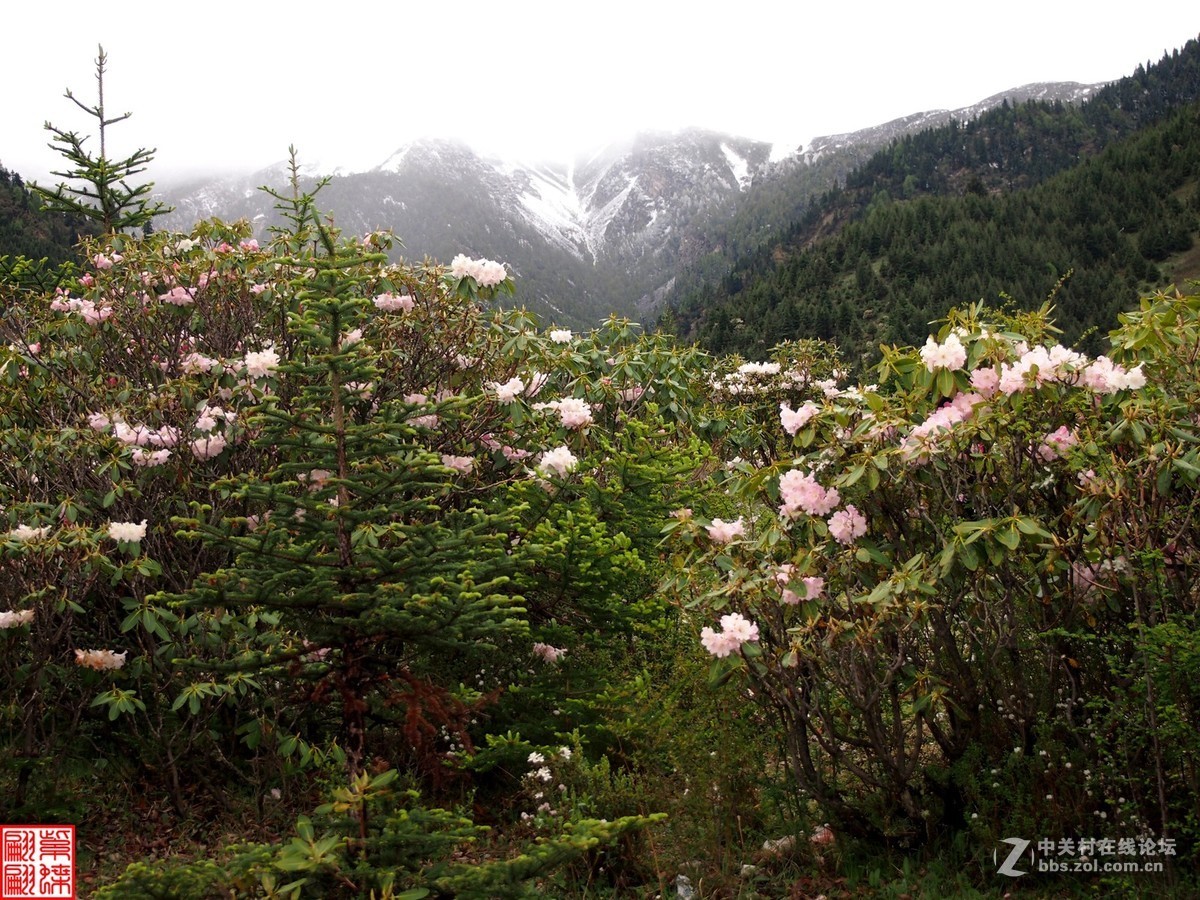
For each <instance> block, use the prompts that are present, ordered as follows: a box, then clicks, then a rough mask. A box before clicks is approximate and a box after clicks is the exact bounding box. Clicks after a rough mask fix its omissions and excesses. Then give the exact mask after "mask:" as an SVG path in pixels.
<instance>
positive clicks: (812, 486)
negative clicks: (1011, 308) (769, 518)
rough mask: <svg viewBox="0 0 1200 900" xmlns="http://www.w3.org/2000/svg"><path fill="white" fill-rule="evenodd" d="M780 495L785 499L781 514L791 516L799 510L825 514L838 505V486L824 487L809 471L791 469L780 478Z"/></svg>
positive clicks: (780, 509)
mask: <svg viewBox="0 0 1200 900" xmlns="http://www.w3.org/2000/svg"><path fill="white" fill-rule="evenodd" d="M779 496H780V498H781V499H782V500H783V503H782V505H780V507H779V514H780V515H782V516H787V517H788V518H791V517H793V516H795V515H796V514H797V513H798V512H801V511H803V512H806V513H808V514H809V515H810V516H823V515H825V514H826V513H828V512H829V511H830V510H832V509H834V508H836V507H837V505H838V501H839V499H840V497H839V495H838V492H837V488H824V487H822V486H821V485H820V484H819V483H818V482H817V479H816V478H814V477H813V476H812V475H811V474H809V473H808V472H801V471H800V470H799V469H791V470H789V471H787V472H784V473H783V475H782V476H780V479H779Z"/></svg>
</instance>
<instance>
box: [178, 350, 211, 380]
mask: <svg viewBox="0 0 1200 900" xmlns="http://www.w3.org/2000/svg"><path fill="white" fill-rule="evenodd" d="M216 364H217V361H216V360H215V359H213V358H212V357H209V356H205V355H204V354H202V353H195V352H192V353H187V354H185V355H184V356H181V357H180V358H179V371H180V372H182V373H183V374H184V375H202V374H204V373H206V372H211V371H212V368H213V366H215V365H216Z"/></svg>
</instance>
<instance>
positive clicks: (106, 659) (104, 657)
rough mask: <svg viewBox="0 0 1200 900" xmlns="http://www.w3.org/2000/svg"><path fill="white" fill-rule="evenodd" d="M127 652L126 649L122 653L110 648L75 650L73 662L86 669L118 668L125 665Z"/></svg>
mask: <svg viewBox="0 0 1200 900" xmlns="http://www.w3.org/2000/svg"><path fill="white" fill-rule="evenodd" d="M128 654H129V651H128V650H126V651H124V652H122V653H115V652H113V651H112V650H76V651H75V663H76V665H80V666H83V667H84V668H86V669H97V670H104V669H119V668H121V667H122V666H123V665H125V657H126V656H127V655H128Z"/></svg>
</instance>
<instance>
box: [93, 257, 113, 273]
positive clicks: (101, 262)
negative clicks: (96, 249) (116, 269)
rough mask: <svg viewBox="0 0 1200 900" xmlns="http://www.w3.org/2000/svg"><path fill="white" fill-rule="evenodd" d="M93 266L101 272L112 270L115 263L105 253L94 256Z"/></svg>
mask: <svg viewBox="0 0 1200 900" xmlns="http://www.w3.org/2000/svg"><path fill="white" fill-rule="evenodd" d="M92 264H93V265H95V267H96V268H97V269H101V270H104V269H111V268H112V267H113V261H112V260H111V259H109V258H108V257H107V256H105V255H104V254H103V253H97V254H96V255H95V256H93V257H92Z"/></svg>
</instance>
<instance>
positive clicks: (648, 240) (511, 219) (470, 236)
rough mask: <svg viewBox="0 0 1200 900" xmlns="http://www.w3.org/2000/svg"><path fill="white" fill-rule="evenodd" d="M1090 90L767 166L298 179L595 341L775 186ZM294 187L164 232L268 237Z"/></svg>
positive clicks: (418, 253) (754, 156)
mask: <svg viewBox="0 0 1200 900" xmlns="http://www.w3.org/2000/svg"><path fill="white" fill-rule="evenodd" d="M1095 89H1096V86H1084V85H1078V84H1038V85H1026V86H1024V87H1021V88H1016V89H1013V90H1011V91H1006V92H1004V93H1001V94H996V95H994V96H992V97H989V98H987V99H985V100H982V101H980V102H979V103H978V104H975V105H973V106H971V107H968V108H966V109H962V110H954V111H947V110H935V111H931V112H925V113H918V114H915V115H912V116H907V117H905V118H902V119H897V120H895V121H893V122H888V123H885V124H883V125H878V126H873V127H870V128H866V129H863V130H861V131H857V132H853V133H849V134H840V135H831V136H826V137H818V138H814V139H813V140H812V141H811V142H809V143H808V145H807V146H801V147H796V148H794V149H792V150H791V151H790V152H784V153H782V154H779V153H776V159H775V160H774V161H773V160H772V151H773V149H775V148H772V146H771V145H770V144H768V143H765V142H763V141H756V140H751V139H748V138H741V137H734V136H731V135H727V134H720V133H717V132H713V131H705V130H701V129H689V130H685V131H682V132H677V133H652V134H642V135H638V136H637V137H635V138H633V139H631V140H628V141H624V142H619V143H614V144H611V145H609V146H606V147H602V148H600V149H599V150H597V151H595V152H593V153H589V154H586V155H584V156H581V157H580V158H578V159H576V160H574V161H572V162H570V163H539V162H527V161H513V160H503V159H496V158H492V157H486V156H481V155H480V154H477V153H476V152H475V151H473V150H472V149H471V148H470V147H468V146H466V145H465V144H463V143H461V142H457V141H451V140H441V139H422V140H417V141H413V142H410V143H407V144H404V145H403V146H401V147H398V148H397V149H396V150H395V151H394V152H393V153H392V154H390V155H389V156H388V157H387V158H385V159H383V160H382V161H381V162H380V163H379V164H378V165H376V166H374V167H372V168H369V169H367V170H365V171H357V172H354V171H346V170H345V169H344V168H338V167H337V166H330V165H321V164H312V163H309V164H305V165H303V166H302V168H301V180H302V183H303V184H306V185H312V184H313V183H314V182H315V181H316V180H317V178H318V177H328V178H329V181H328V184H327V185H326V186H325V187H324V188H323V189H322V190H321V192H320V194H319V195H318V198H317V203H318V206H319V207H320V209H321V210H322V211H323V212H324V213H326V214H328V215H331V216H332V217H333V219H334V221H335V223H336V224H337V226H338V227H340V228H341V229H342V230H343V231H347V232H351V233H354V232H357V233H365V232H367V231H374V230H380V229H391V230H392V231H394V232H395V233H396V235H397V236H398V237H399V238H400V239H401V241H402V242H403V247H402V249H401V251H400V253H402V254H403V255H404V256H406V257H407V258H409V259H417V260H419V259H422V258H424V257H432V258H434V259H439V260H443V261H445V260H449V259H451V258H452V257H453V256H455V255H456V254H458V253H467V254H469V255H472V256H486V257H489V258H492V259H498V260H501V261H503V262H505V263H507V264H508V265H509V267H510V269H511V270H512V271H513V272H514V274H515V275H516V276H517V277H518V285H519V288H520V293H519V295H518V296H519V297H520V298H522V299H523V301H524V302H525V303H526V304H527V305H528V306H529V307H530V308H532V309H534V310H535V311H536V312H538V313H540V314H542V315H543V316H544V317H547V318H549V319H550V320H552V321H557V322H559V323H562V324H573V325H577V326H589V325H593V324H595V323H596V321H598V320H599V319H601V318H603V317H604V316H606V315H607V314H609V313H610V312H617V313H619V314H625V315H634V314H635V313H636V312H638V311H641V312H642V313H643V314H649V315H652V314H653V309H654V303H653V300H654V298H655V297H661V296H662V295H663V294H664V292H665V289H666V288H667V287H668V286H669V282H670V280H671V278H672V277H673V276H674V273H675V270H676V268H677V267H678V266H679V265H680V264H681V263H685V262H688V261H690V260H693V259H695V258H696V257H697V256H699V255H701V254H703V253H705V252H708V251H709V250H711V249H713V247H712V242H713V240H714V238H713V237H712V236H713V235H714V234H718V233H719V230H720V229H719V228H716V227H714V223H716V224H719V223H720V222H722V221H727V220H729V219H730V217H732V216H733V215H734V213H735V211H736V210H737V209H738V208H739V205H741V204H744V203H745V202H747V198H748V197H751V196H752V195H756V196H759V197H761V196H762V195H763V194H764V193H770V192H771V191H772V190H773V189H774V188H773V184H776V183H778V184H779V185H780V186H781V187H782V186H783V182H784V181H785V180H788V179H790V180H791V183H792V185H793V187H792V190H795V187H794V185H795V184H796V183H797V180H796V177H797V175H798V174H800V175H801V176H802V178H801V182H800V183H802V184H803V185H804V191H805V196H814V195H816V194H819V193H820V192H822V191H824V190H827V189H828V188H829V187H831V186H833V184H835V183H836V182H838V181H839V180H841V179H843V178H844V177H845V174H846V172H847V171H849V169H851V168H853V167H854V166H855V165H856V164H857V163H858V162H859V161H861V160H863V159H865V158H866V157H867V156H868V155H869V154H870V153H872V152H874V151H875V150H877V149H879V148H880V147H882V146H884V145H886V144H887V143H888V142H889V141H891V140H893V139H894V138H896V137H899V136H901V135H903V134H906V133H911V132H914V131H919V130H922V129H925V128H930V127H935V126H937V125H940V124H944V123H945V122H947V121H949V120H950V119H951V118H955V119H957V120H959V121H966V120H968V119H970V118H974V117H975V116H977V115H979V114H980V113H981V112H984V111H985V110H987V109H990V108H992V107H994V106H998V105H1000V104H1001V103H1002V102H1004V100H1006V99H1007V100H1008V101H1009V102H1010V103H1019V102H1023V101H1024V100H1026V99H1031V98H1036V99H1060V100H1064V101H1067V102H1073V101H1076V100H1081V99H1084V98H1086V97H1087V96H1088V95H1089V94H1090V93H1091V92H1092V91H1093V90H1095ZM287 182H288V169H287V166H286V165H284V164H282V163H280V164H277V165H275V166H272V167H269V168H267V169H264V170H261V171H259V172H255V173H254V174H252V175H250V176H248V177H245V178H241V179H226V180H219V181H212V182H208V183H193V184H191V185H180V186H176V187H175V188H174V189H172V190H169V191H164V192H163V198H162V199H165V200H166V201H167V202H168V203H169V204H171V205H173V206H174V207H175V208H176V209H175V212H174V213H173V214H172V215H171V216H170V217H169V218H168V219H167V220H166V221H165V222H164V225H165V226H166V227H169V228H176V229H181V230H183V229H187V228H190V227H191V225H192V223H194V222H195V221H197V220H200V219H206V218H209V217H212V216H217V217H219V218H222V219H226V220H233V219H237V218H243V217H244V218H247V219H249V220H250V221H251V222H252V223H253V224H254V226H255V229H256V231H257V232H258V233H259V234H260V235H261V234H262V233H263V232H265V231H266V230H267V228H269V227H270V226H271V225H273V224H278V223H279V222H280V218H279V216H278V214H277V213H276V212H275V211H274V209H273V205H274V200H273V199H272V198H271V197H270V196H269V195H268V194H266V193H265V192H263V191H260V190H258V188H259V186H262V185H266V186H269V187H273V188H275V189H276V190H282V189H283V188H284V187H285V186H286V185H287ZM799 202H801V201H799V200H798V201H797V203H799ZM784 206H787V204H784ZM786 213H787V210H784V211H783V213H782V214H786ZM771 224H772V223H770V222H764V223H763V227H770V226H771ZM776 224H777V223H776Z"/></svg>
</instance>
